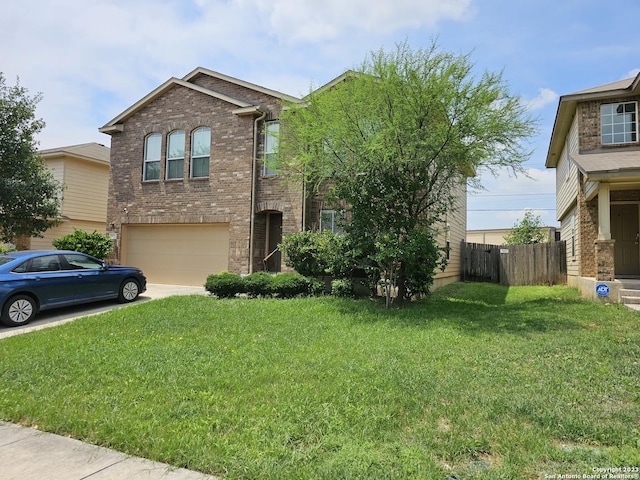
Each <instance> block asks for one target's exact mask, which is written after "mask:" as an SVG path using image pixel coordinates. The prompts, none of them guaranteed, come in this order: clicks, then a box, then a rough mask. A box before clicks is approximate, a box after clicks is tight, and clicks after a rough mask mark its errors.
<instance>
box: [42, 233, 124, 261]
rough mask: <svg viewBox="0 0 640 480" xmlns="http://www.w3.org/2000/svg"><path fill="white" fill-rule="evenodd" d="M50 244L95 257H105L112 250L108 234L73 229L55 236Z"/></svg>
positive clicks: (60, 248) (111, 242) (59, 248)
mask: <svg viewBox="0 0 640 480" xmlns="http://www.w3.org/2000/svg"><path fill="white" fill-rule="evenodd" d="M51 244H52V245H53V246H54V247H55V248H57V249H58V250H75V251H76V252H82V253H86V254H88V255H92V256H94V257H96V258H100V259H105V258H107V257H108V256H109V254H110V253H111V250H113V241H112V240H111V238H109V236H108V235H105V234H104V233H100V232H97V231H95V230H94V231H93V233H89V232H85V231H84V230H78V229H76V228H74V229H73V233H70V234H68V235H64V236H62V237H60V238H56V239H55V240H54V241H53V242H51Z"/></svg>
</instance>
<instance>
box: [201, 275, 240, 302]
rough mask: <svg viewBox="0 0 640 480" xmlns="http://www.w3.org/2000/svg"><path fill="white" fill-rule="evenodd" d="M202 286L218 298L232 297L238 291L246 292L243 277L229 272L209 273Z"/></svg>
mask: <svg viewBox="0 0 640 480" xmlns="http://www.w3.org/2000/svg"><path fill="white" fill-rule="evenodd" d="M204 288H205V290H206V291H208V292H210V293H211V294H212V295H215V296H216V297H218V298H232V297H235V296H236V295H237V294H239V293H246V292H247V284H246V282H245V280H244V278H242V277H241V276H240V275H238V274H236V273H229V272H222V273H218V274H216V275H209V276H208V277H207V281H206V282H205V284H204Z"/></svg>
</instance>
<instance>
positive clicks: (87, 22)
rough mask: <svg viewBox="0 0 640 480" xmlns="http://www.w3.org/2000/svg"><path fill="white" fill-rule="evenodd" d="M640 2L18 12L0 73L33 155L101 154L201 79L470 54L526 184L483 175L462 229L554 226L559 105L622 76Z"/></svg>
mask: <svg viewBox="0 0 640 480" xmlns="http://www.w3.org/2000/svg"><path fill="white" fill-rule="evenodd" d="M638 18H640V2H638V1H637V0H619V1H617V2H614V3H611V2H606V1H603V0H553V1H552V0H536V1H530V0H391V1H390V0H377V1H376V2H372V1H370V0H136V1H135V2H132V1H130V0H92V1H90V2H86V1H80V0H54V1H51V0H23V1H20V2H5V4H4V5H3V6H2V7H1V14H0V45H2V47H1V49H0V71H2V72H3V73H4V75H5V77H6V79H7V82H8V83H9V84H10V85H13V84H14V83H15V80H16V77H18V76H19V77H20V83H21V84H22V85H23V86H24V87H26V88H28V89H29V91H30V92H31V93H32V94H35V93H37V92H41V93H42V94H43V96H44V98H43V100H42V102H41V103H40V105H39V107H38V112H37V113H38V115H39V116H40V117H42V118H43V119H44V120H45V121H46V123H47V127H46V128H45V130H44V131H43V132H42V134H41V135H40V137H39V140H40V147H41V148H54V147H59V146H66V145H74V144H78V143H85V142H94V141H95V142H98V143H102V144H104V145H107V146H109V141H110V137H109V136H108V135H104V134H101V133H99V132H98V128H99V127H101V126H102V125H104V124H105V123H107V122H108V121H109V120H111V119H112V118H113V117H115V116H116V115H118V114H119V113H121V112H122V111H123V110H125V109H126V108H128V107H129V106H131V105H132V104H133V103H135V102H136V101H137V100H139V99H140V98H142V97H143V96H144V95H146V94H147V93H149V92H150V91H151V90H153V89H154V88H156V87H157V86H159V85H160V84H162V83H163V82H165V81H166V80H167V79H168V78H170V77H182V76H184V75H186V74H187V73H189V72H190V71H191V70H193V69H194V68H196V67H198V66H201V67H206V68H209V69H211V70H215V71H218V72H221V73H224V74H227V75H231V76H234V77H237V78H240V79H243V80H246V81H249V82H253V83H256V84H259V85H263V86H265V87H268V88H272V89H274V90H279V91H281V92H283V93H288V94H291V95H297V96H300V95H303V94H305V93H307V92H308V91H309V88H310V86H312V85H315V86H319V85H322V84H324V83H326V82H327V81H329V80H331V79H333V78H334V77H336V76H338V75H340V74H341V73H342V72H343V71H344V70H346V69H348V68H353V67H354V66H356V65H358V64H360V63H361V62H362V61H363V60H364V59H365V57H366V56H367V54H368V53H369V52H370V51H372V50H378V49H380V48H384V49H393V48H394V45H395V44H396V43H398V42H402V41H405V40H406V41H408V43H409V44H410V46H411V47H413V48H420V47H427V46H429V45H430V44H431V42H432V40H433V39H434V38H437V39H438V44H439V45H440V47H441V49H442V50H445V51H449V52H453V53H461V54H467V53H469V54H471V59H472V61H473V62H474V63H475V65H476V68H477V70H478V72H482V71H484V70H489V71H493V72H496V71H502V72H503V78H504V80H505V81H506V82H507V84H508V85H509V88H510V89H511V91H512V92H513V93H515V94H517V95H520V96H522V97H523V98H524V99H525V100H526V101H527V102H528V103H529V105H530V109H531V113H532V114H533V115H534V116H536V117H537V118H539V134H538V135H537V136H536V137H534V138H532V139H531V145H530V147H531V149H532V150H533V154H532V156H531V159H530V160H529V161H528V162H527V163H526V165H525V167H526V168H527V171H528V174H529V178H527V177H524V176H518V177H517V178H516V177H513V176H509V175H508V174H507V173H506V172H501V173H500V174H499V175H498V176H497V177H494V176H492V175H490V174H486V173H485V174H482V175H481V180H482V183H483V185H484V186H485V189H486V190H484V191H483V192H480V193H475V194H474V193H470V195H469V203H468V209H469V212H468V228H469V229H483V228H508V227H511V226H513V225H514V223H515V222H517V221H518V220H519V219H521V218H522V217H523V215H524V212H525V211H526V210H527V209H533V210H534V213H535V214H536V215H540V217H541V218H542V220H543V223H544V224H547V225H556V221H555V211H554V209H555V194H554V191H555V171H554V170H547V169H545V167H544V162H545V158H546V153H547V147H548V143H549V137H550V134H551V129H552V127H553V121H554V118H555V113H556V109H557V105H558V98H559V96H560V95H565V94H568V93H573V92H576V91H579V90H583V89H585V88H589V87H594V86H598V85H602V84H605V83H609V82H614V81H617V80H620V79H622V78H627V77H630V76H634V75H636V74H637V73H638V71H639V69H640V42H639V41H638V35H637V28H636V25H635V24H636V22H637V19H638Z"/></svg>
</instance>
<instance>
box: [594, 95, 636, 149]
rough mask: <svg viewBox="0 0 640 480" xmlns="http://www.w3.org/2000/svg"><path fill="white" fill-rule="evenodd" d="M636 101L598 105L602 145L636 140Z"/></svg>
mask: <svg viewBox="0 0 640 480" xmlns="http://www.w3.org/2000/svg"><path fill="white" fill-rule="evenodd" d="M637 111H638V102H625V103H607V104H604V105H600V138H601V142H602V144H603V145H615V144H618V143H633V142H637V141H638V122H637V119H636V115H637Z"/></svg>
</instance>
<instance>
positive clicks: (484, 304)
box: [0, 283, 640, 480]
mask: <svg viewBox="0 0 640 480" xmlns="http://www.w3.org/2000/svg"><path fill="white" fill-rule="evenodd" d="M0 419H1V420H5V421H10V422H15V423H20V424H23V425H27V426H37V427H38V428H40V429H42V430H47V431H51V432H56V433H58V434H62V435H70V436H72V437H74V438H78V439H80V440H84V441H88V442H91V443H95V444H98V445H104V446H107V447H110V448H113V449H116V450H119V451H122V452H126V453H129V454H131V455H138V456H142V457H146V458H149V459H152V460H158V461H162V462H168V463H171V464H173V465H175V466H179V467H185V468H189V469H194V470H200V471H203V472H206V473H211V474H214V475H219V476H222V477H223V478H226V479H241V478H242V479H244V478H263V479H266V478H268V479H276V478H277V479H294V478H295V479H298V478H300V479H306V478H326V479H336V478H366V479H369V478H398V479H410V478H416V479H425V478H426V479H440V480H444V479H445V478H446V477H447V476H455V477H456V478H458V479H459V480H468V479H538V478H545V475H549V476H551V475H554V474H556V475H559V474H571V475H580V478H582V475H583V474H593V473H594V468H612V467H627V468H634V467H637V466H640V315H638V314H637V313H634V312H631V311H628V310H626V309H624V308H623V307H621V306H605V305H599V304H596V303H591V302H587V301H583V300H580V299H579V298H578V296H577V293H576V291H575V290H573V289H569V288H566V287H515V288H513V287H512V288H505V287H500V286H497V285H490V284H472V283H459V284H454V285H450V286H448V287H445V288H443V289H440V290H438V291H437V292H436V293H435V294H434V295H433V296H432V297H431V298H429V299H428V300H426V301H424V302H418V303H415V304H412V305H410V306H408V307H407V308H405V309H403V310H393V311H386V310H384V309H383V308H382V307H381V306H380V305H376V304H375V303H373V302H371V301H369V300H360V301H350V300H341V299H336V298H329V297H327V298H305V299H295V300H273V299H268V300H242V299H233V300H216V299H213V298H209V297H202V296H192V297H173V298H168V299H164V300H158V301H154V302H148V303H142V304H139V305H134V306H131V307H127V308H124V309H118V310H114V311H111V312H108V313H105V314H102V315H99V316H93V317H87V318H84V319H81V320H78V321H75V322H73V323H70V324H65V325H62V326H59V327H55V328H51V329H47V330H41V331H37V332H33V333H30V334H26V335H19V336H15V337H11V338H7V339H4V340H2V341H0ZM546 478H550V477H546Z"/></svg>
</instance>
